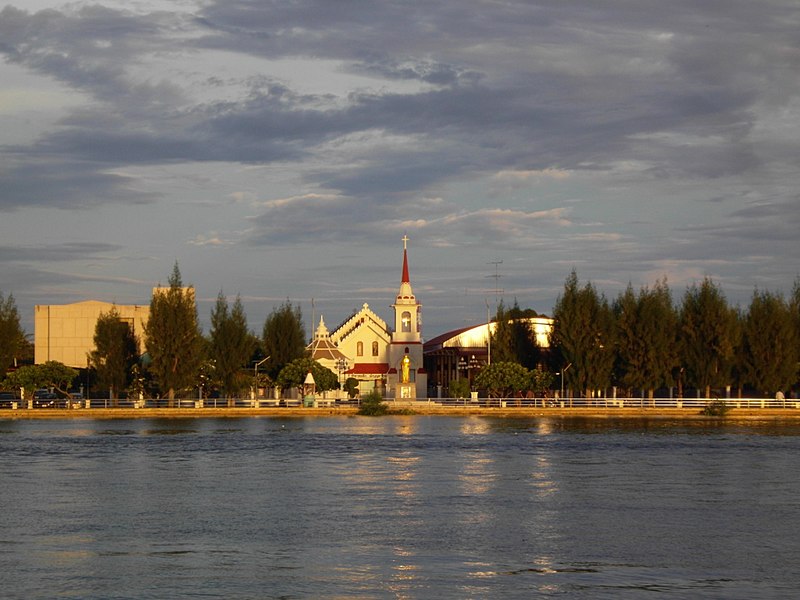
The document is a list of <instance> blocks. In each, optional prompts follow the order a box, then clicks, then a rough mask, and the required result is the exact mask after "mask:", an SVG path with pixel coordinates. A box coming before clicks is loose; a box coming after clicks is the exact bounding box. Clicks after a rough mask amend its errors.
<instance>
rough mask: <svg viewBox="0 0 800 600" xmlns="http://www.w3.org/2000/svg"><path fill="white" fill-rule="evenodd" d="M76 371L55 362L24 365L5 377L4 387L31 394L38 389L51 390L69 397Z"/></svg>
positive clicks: (76, 374)
mask: <svg viewBox="0 0 800 600" xmlns="http://www.w3.org/2000/svg"><path fill="white" fill-rule="evenodd" d="M77 376H78V371H77V370H76V369H73V368H72V367H68V366H67V365H65V364H63V363H60V362H58V361H55V360H49V361H47V362H46V363H43V364H41V365H25V366H23V367H20V368H19V369H17V370H16V371H14V372H13V373H10V374H9V375H8V377H6V379H5V382H4V384H3V385H4V386H6V387H8V388H11V389H19V388H24V389H25V390H26V393H31V394H32V393H33V392H34V391H35V390H37V389H39V388H53V389H55V390H57V391H58V392H60V393H61V394H62V395H64V396H69V395H70V393H69V388H70V386H71V385H72V382H73V381H74V379H75V378H76V377H77Z"/></svg>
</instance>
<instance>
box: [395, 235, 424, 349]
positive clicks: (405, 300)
mask: <svg viewBox="0 0 800 600" xmlns="http://www.w3.org/2000/svg"><path fill="white" fill-rule="evenodd" d="M392 306H393V308H394V324H395V333H394V336H393V339H394V341H396V342H418V341H419V340H420V333H421V329H422V305H420V303H419V302H417V298H416V297H415V296H414V290H412V289H411V277H409V274H408V236H407V235H404V236H403V274H402V277H401V281H400V290H399V291H398V292H397V298H395V301H394V304H393V305H392Z"/></svg>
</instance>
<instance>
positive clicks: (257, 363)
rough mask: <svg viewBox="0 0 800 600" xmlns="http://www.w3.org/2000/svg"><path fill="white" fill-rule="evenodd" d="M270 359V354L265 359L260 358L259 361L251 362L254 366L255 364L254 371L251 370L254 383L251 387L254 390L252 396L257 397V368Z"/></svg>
mask: <svg viewBox="0 0 800 600" xmlns="http://www.w3.org/2000/svg"><path fill="white" fill-rule="evenodd" d="M270 358H272V355H271V354H270V355H269V356H268V357H266V358H262V359H261V360H257V361H253V362H255V363H256V364H255V367H254V369H253V379H254V380H255V383H254V385H253V387H254V389H255V394H254V396H255V397H258V367H260V366H261V365H263V364H264V363H265V362H267V361H268V360H269V359H270Z"/></svg>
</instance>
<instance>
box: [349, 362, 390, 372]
mask: <svg viewBox="0 0 800 600" xmlns="http://www.w3.org/2000/svg"><path fill="white" fill-rule="evenodd" d="M388 372H389V363H356V364H354V365H353V368H352V369H350V370H349V371H347V373H348V374H353V375H384V374H385V373H388Z"/></svg>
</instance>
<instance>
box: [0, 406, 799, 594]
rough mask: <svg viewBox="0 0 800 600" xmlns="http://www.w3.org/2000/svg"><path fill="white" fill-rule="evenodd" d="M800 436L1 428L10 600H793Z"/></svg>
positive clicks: (444, 420)
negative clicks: (544, 599)
mask: <svg viewBox="0 0 800 600" xmlns="http://www.w3.org/2000/svg"><path fill="white" fill-rule="evenodd" d="M798 460H800V427H798V426H797V425H795V424H792V423H783V424H781V423H778V424H774V423H758V422H743V423H735V422H734V423H724V422H718V423H715V422H702V423H688V422H675V421H668V420H644V419H642V420H630V419H581V418H530V419H510V418H491V417H463V418H462V417H440V416H439V417H437V416H430V417H422V416H414V417H387V418H365V417H331V418H310V419H303V418H267V417H265V418H243V419H165V420H159V419H141V420H64V421H24V420H20V421H0V506H2V513H0V515H1V516H0V572H2V574H3V575H2V579H3V583H2V585H3V592H2V595H3V597H5V598H26V599H29V598H53V597H62V598H69V597H74V598H98V599H100V598H168V597H169V598H178V597H181V598H186V597H188V598H195V597H196V598H440V599H441V598H499V597H503V598H509V597H510V598H532V597H571V598H641V597H646V596H650V595H652V596H658V597H661V598H663V597H675V598H703V597H704V598H754V597H758V598H768V597H774V598H781V597H787V598H788V597H793V596H794V594H795V593H796V592H795V590H797V589H798V588H799V587H800V574H799V573H798V567H797V564H796V563H797V562H798V557H800V528H799V527H798V526H797V524H796V523H797V520H798V518H800V483H799V482H798V477H797V476H796V472H797V462H798Z"/></svg>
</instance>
